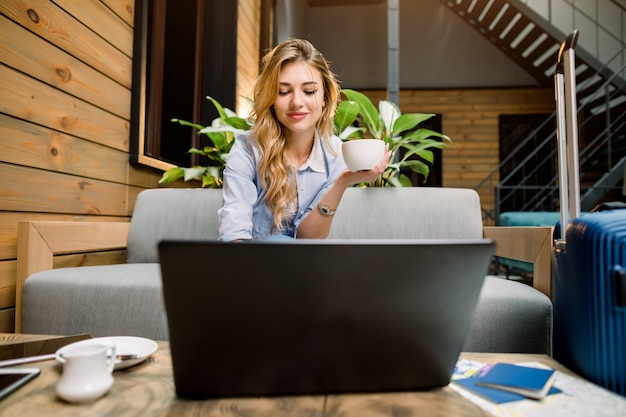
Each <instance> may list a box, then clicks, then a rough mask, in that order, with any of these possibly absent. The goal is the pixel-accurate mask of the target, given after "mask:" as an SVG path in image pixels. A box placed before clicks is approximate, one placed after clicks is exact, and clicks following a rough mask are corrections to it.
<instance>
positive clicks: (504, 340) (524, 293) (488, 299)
mask: <svg viewBox="0 0 626 417" xmlns="http://www.w3.org/2000/svg"><path fill="white" fill-rule="evenodd" d="M463 350H464V351H466V352H502V353H542V354H546V355H552V302H551V301H550V299H549V298H548V296H546V295H545V294H544V293H542V292H540V291H537V290H536V289H534V288H533V287H531V286H528V285H526V284H522V283H519V282H515V281H511V280H507V279H504V278H500V277H494V276H487V277H486V278H485V282H484V284H483V288H482V290H481V292H480V297H479V299H478V304H477V306H476V312H475V314H474V319H473V321H472V324H471V326H470V331H469V334H468V336H467V339H466V342H465V346H463Z"/></svg>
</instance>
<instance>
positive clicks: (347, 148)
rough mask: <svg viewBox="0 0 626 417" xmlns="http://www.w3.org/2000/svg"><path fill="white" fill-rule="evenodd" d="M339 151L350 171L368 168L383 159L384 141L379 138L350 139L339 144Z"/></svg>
mask: <svg viewBox="0 0 626 417" xmlns="http://www.w3.org/2000/svg"><path fill="white" fill-rule="evenodd" d="M341 152H342V153H343V160H344V161H345V163H346V166H347V167H348V169H349V170H350V171H352V172H356V171H362V170H368V169H372V168H374V167H375V166H376V165H378V164H380V163H381V161H382V160H383V156H384V155H385V141H383V140H380V139H351V140H348V141H346V142H344V143H342V144H341Z"/></svg>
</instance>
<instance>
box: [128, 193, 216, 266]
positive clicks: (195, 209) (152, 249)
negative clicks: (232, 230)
mask: <svg viewBox="0 0 626 417" xmlns="http://www.w3.org/2000/svg"><path fill="white" fill-rule="evenodd" d="M221 206H222V190H221V189H209V188H203V189H199V188H193V189H190V188H180V189H179V188H172V189H154V190H144V191H142V192H141V193H139V195H138V196H137V201H136V203H135V209H134V210H133V217H132V222H131V225H130V231H129V234H128V248H127V249H128V251H127V255H126V256H127V259H126V260H127V262H129V263H137V262H139V263H141V262H158V260H159V255H158V244H159V242H160V241H161V240H163V239H180V240H183V239H186V240H194V239H200V240H202V239H204V240H211V239H217V237H218V231H217V210H218V209H219V208H220V207H221Z"/></svg>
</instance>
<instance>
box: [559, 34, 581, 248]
mask: <svg viewBox="0 0 626 417" xmlns="http://www.w3.org/2000/svg"><path fill="white" fill-rule="evenodd" d="M577 41H578V30H574V31H573V32H572V33H570V35H569V36H568V37H567V39H566V40H564V41H563V42H562V43H561V48H560V49H559V55H558V60H557V64H556V70H555V72H554V86H555V94H556V96H555V100H556V114H557V118H556V125H557V126H556V127H557V129H556V140H557V150H558V166H559V194H560V195H559V198H560V201H561V236H560V237H559V238H558V239H556V240H555V248H556V249H557V250H565V243H566V242H565V235H566V233H565V231H566V227H567V225H568V224H569V223H570V221H571V219H575V218H577V217H579V216H580V178H579V173H578V110H577V106H576V66H575V58H576V54H575V51H574V48H575V47H576V42H577Z"/></svg>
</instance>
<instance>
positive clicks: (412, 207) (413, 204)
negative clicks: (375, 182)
mask: <svg viewBox="0 0 626 417" xmlns="http://www.w3.org/2000/svg"><path fill="white" fill-rule="evenodd" d="M481 213H482V212H481V208H480V200H479V197H478V194H477V193H476V191H474V190H470V189H460V188H433V187H408V188H348V189H347V190H346V191H345V193H344V195H343V198H342V199H341V204H340V205H339V207H338V209H337V213H336V214H335V218H334V220H333V223H332V228H331V231H330V235H329V238H335V239H372V238H386V239H480V238H482V237H483V224H482V215H481Z"/></svg>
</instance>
